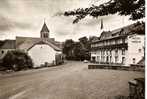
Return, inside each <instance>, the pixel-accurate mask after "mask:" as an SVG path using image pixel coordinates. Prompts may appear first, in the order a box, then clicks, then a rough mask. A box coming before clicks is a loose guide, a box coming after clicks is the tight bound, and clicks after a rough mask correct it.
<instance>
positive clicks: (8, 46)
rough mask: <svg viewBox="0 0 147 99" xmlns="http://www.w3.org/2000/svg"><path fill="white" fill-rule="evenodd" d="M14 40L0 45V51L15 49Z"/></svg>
mask: <svg viewBox="0 0 147 99" xmlns="http://www.w3.org/2000/svg"><path fill="white" fill-rule="evenodd" d="M15 42H16V41H15V40H5V41H4V42H3V44H2V45H1V47H0V49H15V48H16V46H15Z"/></svg>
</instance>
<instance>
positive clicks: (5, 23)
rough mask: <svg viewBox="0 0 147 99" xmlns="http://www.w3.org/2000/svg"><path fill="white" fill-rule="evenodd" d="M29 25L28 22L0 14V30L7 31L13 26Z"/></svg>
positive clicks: (24, 27) (25, 27)
mask: <svg viewBox="0 0 147 99" xmlns="http://www.w3.org/2000/svg"><path fill="white" fill-rule="evenodd" d="M31 27H32V26H31V24H29V23H25V22H19V21H16V20H13V19H10V18H8V17H6V16H2V15H1V16H0V31H8V30H12V29H14V28H18V29H29V28H31Z"/></svg>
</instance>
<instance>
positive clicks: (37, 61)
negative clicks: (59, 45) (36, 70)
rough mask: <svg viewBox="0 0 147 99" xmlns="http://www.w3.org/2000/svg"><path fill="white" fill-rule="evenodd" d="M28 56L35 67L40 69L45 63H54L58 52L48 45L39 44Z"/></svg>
mask: <svg viewBox="0 0 147 99" xmlns="http://www.w3.org/2000/svg"><path fill="white" fill-rule="evenodd" d="M28 54H29V55H30V57H31V58H32V60H33V62H34V67H39V66H40V65H42V64H44V63H45V62H47V63H53V61H55V55H56V51H55V50H54V49H53V48H52V47H50V46H49V45H47V44H37V45H35V46H33V47H32V48H31V49H30V50H29V51H28Z"/></svg>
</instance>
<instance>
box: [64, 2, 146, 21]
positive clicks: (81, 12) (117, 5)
mask: <svg viewBox="0 0 147 99" xmlns="http://www.w3.org/2000/svg"><path fill="white" fill-rule="evenodd" d="M116 13H118V14H119V15H130V19H131V20H137V19H141V18H143V17H145V0H109V1H108V2H106V3H104V4H101V5H99V6H96V5H92V6H91V7H89V8H78V9H75V10H74V11H65V13H64V15H65V16H76V18H75V20H74V21H73V23H77V22H79V20H81V19H83V18H85V17H86V16H92V17H94V18H97V17H99V16H105V15H109V14H116Z"/></svg>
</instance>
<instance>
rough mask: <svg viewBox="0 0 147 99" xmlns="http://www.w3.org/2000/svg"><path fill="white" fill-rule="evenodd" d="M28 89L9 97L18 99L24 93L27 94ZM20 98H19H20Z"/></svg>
mask: <svg viewBox="0 0 147 99" xmlns="http://www.w3.org/2000/svg"><path fill="white" fill-rule="evenodd" d="M27 91H28V90H24V91H21V92H19V93H17V94H15V95H13V96H11V97H9V99H17V98H18V97H20V96H22V95H23V94H25V93H26V92H27ZM18 99H19V98H18Z"/></svg>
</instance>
